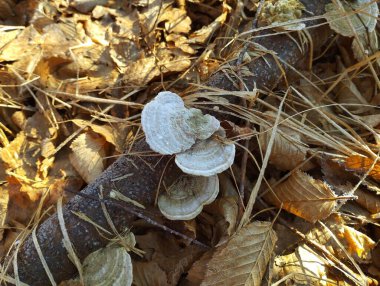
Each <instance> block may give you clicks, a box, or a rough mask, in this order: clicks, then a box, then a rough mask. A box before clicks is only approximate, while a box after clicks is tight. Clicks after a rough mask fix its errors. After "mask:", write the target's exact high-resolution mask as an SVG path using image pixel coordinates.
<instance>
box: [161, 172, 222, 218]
mask: <svg viewBox="0 0 380 286" xmlns="http://www.w3.org/2000/svg"><path fill="white" fill-rule="evenodd" d="M218 193H219V179H218V176H217V175H213V176H210V177H201V176H189V175H182V176H181V177H179V178H178V180H177V181H175V182H174V183H173V184H172V185H171V186H170V187H169V189H168V192H167V193H164V194H161V195H160V196H159V197H158V207H159V209H160V211H161V213H162V214H163V215H164V216H165V217H166V218H168V219H170V220H190V219H193V218H195V217H196V216H197V215H198V214H200V213H201V211H202V209H203V206H204V205H207V204H210V203H212V202H213V201H214V200H215V199H216V197H217V196H218Z"/></svg>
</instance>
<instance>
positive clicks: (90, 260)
mask: <svg viewBox="0 0 380 286" xmlns="http://www.w3.org/2000/svg"><path fill="white" fill-rule="evenodd" d="M83 279H84V282H85V285H88V286H128V285H132V281H133V267H132V260H131V257H130V256H129V254H128V252H127V251H126V250H125V249H124V248H122V247H117V248H114V247H106V248H102V249H99V250H97V251H95V252H93V253H91V254H90V255H88V256H87V257H86V258H85V260H84V262H83Z"/></svg>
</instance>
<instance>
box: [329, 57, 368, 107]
mask: <svg viewBox="0 0 380 286" xmlns="http://www.w3.org/2000/svg"><path fill="white" fill-rule="evenodd" d="M337 65H338V71H339V72H341V73H343V74H344V71H345V70H346V68H345V67H344V65H343V63H342V62H341V61H339V60H338V61H337ZM335 90H336V94H337V98H336V101H337V102H338V103H339V104H341V105H342V106H344V107H345V108H346V109H347V110H349V111H351V112H352V113H354V114H361V113H364V112H366V111H368V110H370V109H371V108H370V107H368V105H369V103H368V101H367V99H366V98H365V97H363V94H362V93H361V92H360V91H359V89H358V88H357V86H356V85H355V83H354V82H353V81H352V80H351V78H350V77H349V76H348V75H346V74H344V77H343V78H342V80H340V81H339V82H338V84H337V86H336V89H335Z"/></svg>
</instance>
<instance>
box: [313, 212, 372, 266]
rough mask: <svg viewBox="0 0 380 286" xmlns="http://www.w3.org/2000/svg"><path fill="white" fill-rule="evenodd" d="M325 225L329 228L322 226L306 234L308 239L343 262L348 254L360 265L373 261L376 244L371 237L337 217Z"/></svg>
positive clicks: (330, 219) (331, 218)
mask: <svg viewBox="0 0 380 286" xmlns="http://www.w3.org/2000/svg"><path fill="white" fill-rule="evenodd" d="M325 224H326V226H327V228H326V227H322V226H320V227H316V228H314V229H312V230H311V231H309V232H308V233H307V234H306V236H307V237H308V239H310V240H313V241H316V242H318V243H320V244H321V245H324V246H325V247H326V249H327V250H328V251H329V252H331V253H332V254H333V255H334V256H336V257H339V259H341V260H348V257H347V253H348V254H349V255H350V256H351V257H352V258H353V259H355V261H357V262H358V263H368V262H370V261H371V259H372V258H371V250H372V249H373V248H374V247H375V245H376V244H375V242H374V241H373V240H372V239H371V238H370V237H369V236H367V235H366V234H364V233H362V232H360V231H358V230H356V229H354V228H353V227H350V226H347V225H346V222H344V221H343V220H342V218H341V217H340V216H337V215H333V216H331V217H330V218H329V219H328V220H327V221H326V223H325ZM337 241H339V244H338V243H337ZM342 247H343V248H344V249H342Z"/></svg>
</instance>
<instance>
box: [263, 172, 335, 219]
mask: <svg viewBox="0 0 380 286" xmlns="http://www.w3.org/2000/svg"><path fill="white" fill-rule="evenodd" d="M264 199H265V200H266V201H268V202H269V203H271V204H273V205H275V206H277V207H281V206H282V207H283V208H284V209H285V210H286V211H288V212H290V213H292V214H295V215H297V216H299V217H301V218H303V219H305V220H307V221H310V222H313V223H314V222H316V221H317V220H321V219H324V218H326V217H328V216H329V215H330V214H331V213H332V212H333V211H334V209H335V206H336V201H337V199H338V197H337V196H336V195H335V194H334V192H333V191H332V190H331V189H330V187H329V186H328V185H327V184H326V183H324V182H322V181H320V180H315V179H313V178H312V177H311V176H309V175H308V174H306V173H304V172H301V171H296V172H294V173H292V174H291V175H290V177H289V178H288V179H287V180H286V181H284V182H282V183H280V184H279V185H277V186H275V187H274V188H273V192H271V191H269V192H268V193H267V194H266V195H265V196H264Z"/></svg>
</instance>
